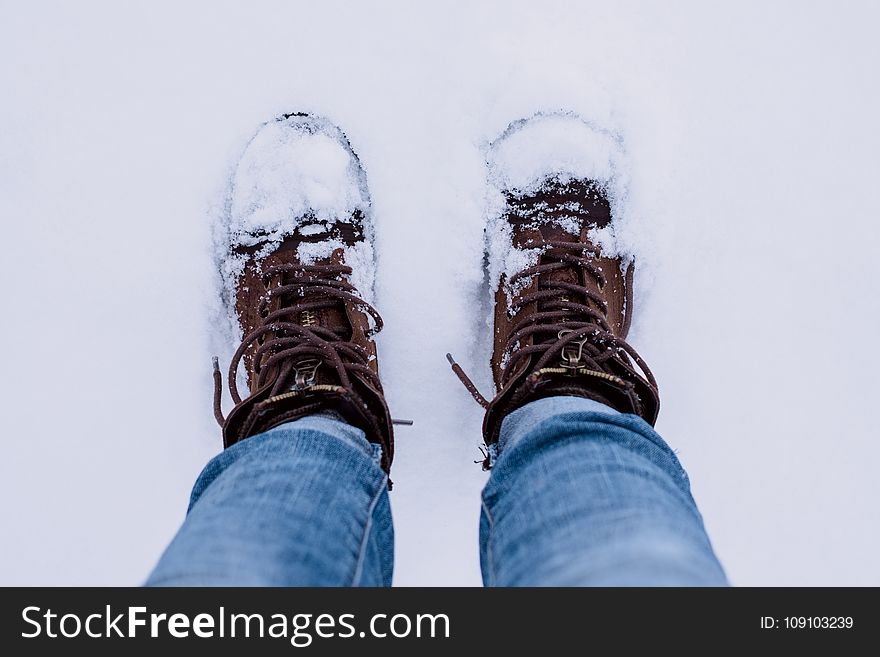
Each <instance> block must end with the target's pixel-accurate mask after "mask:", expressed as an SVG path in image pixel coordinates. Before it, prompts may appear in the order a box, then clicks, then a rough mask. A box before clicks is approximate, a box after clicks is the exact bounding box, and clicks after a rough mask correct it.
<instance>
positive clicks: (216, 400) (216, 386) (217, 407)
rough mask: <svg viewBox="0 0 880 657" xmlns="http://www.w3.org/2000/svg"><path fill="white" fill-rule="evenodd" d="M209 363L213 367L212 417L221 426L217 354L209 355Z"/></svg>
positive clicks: (219, 379) (220, 397)
mask: <svg viewBox="0 0 880 657" xmlns="http://www.w3.org/2000/svg"><path fill="white" fill-rule="evenodd" d="M211 364H212V365H213V367H214V419H215V420H217V424H219V425H220V426H221V427H222V426H223V423H224V422H225V418H224V417H223V409H222V406H223V378H222V375H221V374H220V359H219V358H217V356H213V357H211Z"/></svg>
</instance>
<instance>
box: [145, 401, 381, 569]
mask: <svg viewBox="0 0 880 657" xmlns="http://www.w3.org/2000/svg"><path fill="white" fill-rule="evenodd" d="M380 454H381V448H380V447H379V446H378V445H375V444H372V443H370V442H368V441H367V440H366V439H365V438H364V434H363V432H362V431H361V430H360V429H356V428H354V427H352V426H350V425H348V424H345V423H344V422H340V421H338V420H335V419H333V418H330V417H323V416H314V417H307V418H303V419H300V420H296V421H295V422H289V423H287V424H283V425H281V426H278V427H276V428H274V429H272V430H271V431H267V432H266V433H262V434H259V435H257V436H253V437H251V438H248V439H247V440H243V441H242V442H240V443H237V444H236V445H233V446H232V447H230V448H229V449H227V450H225V451H223V452H222V453H221V454H219V455H218V456H217V457H215V458H214V459H213V460H212V461H211V462H210V463H208V465H207V467H205V469H204V470H203V471H202V473H201V475H200V476H199V478H198V480H197V481H196V484H195V487H194V488H193V492H192V498H191V500H190V505H189V510H188V511H187V516H186V520H185V521H184V523H183V526H182V527H181V528H180V531H178V533H177V535H176V536H175V537H174V540H172V542H171V544H170V545H169V546H168V548H167V549H166V550H165V553H164V554H163V555H162V558H161V559H160V560H159V563H158V565H157V566H156V568H155V570H154V571H153V573H152V574H151V575H150V577H149V579H148V580H147V585H148V586H189V585H229V586H238V585H248V586H390V585H391V573H392V568H393V560H394V533H393V529H392V524H391V508H390V506H389V503H388V477H387V476H386V474H385V472H384V471H383V470H382V469H381V468H380V467H379V457H380Z"/></svg>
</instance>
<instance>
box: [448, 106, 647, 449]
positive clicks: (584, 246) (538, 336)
mask: <svg viewBox="0 0 880 657" xmlns="http://www.w3.org/2000/svg"><path fill="white" fill-rule="evenodd" d="M538 120H542V117H536V118H535V119H532V120H531V121H538ZM553 120H554V121H557V122H558V123H559V125H556V126H551V127H552V128H553V129H552V130H550V129H548V127H547V126H542V127H539V128H537V129H534V130H533V132H535V133H536V134H534V135H532V137H531V138H528V139H527V138H520V142H522V143H519V144H517V146H516V148H514V149H511V150H512V151H513V152H511V153H509V154H507V155H506V157H513V158H518V159H521V158H528V157H533V156H535V155H536V153H535V152H534V151H535V150H536V148H534V147H531V146H530V145H529V142H530V139H531V141H533V142H535V143H540V147H538V148H537V151H538V152H537V156H538V157H540V156H541V152H540V151H541V150H542V149H544V150H546V149H547V147H548V144H551V143H552V142H553V139H554V138H557V137H558V138H560V139H561V140H562V141H561V142H560V143H561V148H564V149H571V148H575V149H576V148H577V144H578V143H580V142H583V146H584V148H585V149H586V152H585V153H576V152H573V153H571V154H569V155H567V156H566V157H565V158H562V159H561V160H560V162H563V163H564V165H563V164H560V169H559V170H557V171H552V170H548V167H547V166H542V165H541V163H536V164H535V166H534V171H535V172H539V174H538V175H539V178H538V179H537V180H535V181H533V182H531V183H527V182H526V181H525V180H520V181H515V180H512V178H515V177H516V175H520V177H522V171H520V172H518V173H517V172H514V175H512V176H507V175H501V176H499V177H498V178H499V182H500V188H499V191H500V192H501V195H502V198H503V202H502V204H501V205H502V207H501V208H500V210H499V212H498V216H497V217H496V218H495V221H493V222H491V223H490V226H489V227H488V228H487V242H488V247H489V251H490V254H489V255H490V265H491V264H492V263H491V259H492V258H493V257H495V258H499V259H501V260H503V262H501V263H500V264H498V266H497V267H496V268H497V269H498V271H499V274H498V277H499V278H498V281H497V290H496V291H495V313H494V350H493V354H492V363H491V364H492V374H493V379H494V381H495V388H496V395H495V397H494V399H492V400H491V401H487V400H486V399H485V398H483V397H482V395H480V393H479V392H478V391H477V389H476V387H475V386H474V385H473V383H472V382H471V381H470V379H468V377H467V376H466V375H465V374H464V372H463V371H462V370H461V367H460V366H458V365H457V364H456V363H455V362H454V360H453V359H452V357H451V356H448V358H449V361H450V363H451V364H452V366H453V370H454V371H455V373H456V374H457V375H458V376H459V378H460V379H461V380H462V382H463V383H464V384H465V386H466V387H467V388H468V390H469V391H470V392H471V394H472V395H473V396H474V398H475V399H476V400H477V401H478V402H480V403H481V404H482V405H483V406H484V407H485V408H486V416H485V420H484V423H483V435H484V439H485V441H486V444H487V445H491V444H492V443H494V442H496V441H497V440H498V432H499V430H500V427H501V421H502V420H503V419H504V417H505V416H507V414H508V413H510V412H512V411H514V410H516V409H517V408H519V407H521V406H522V405H524V404H527V403H528V402H531V401H534V400H537V399H541V398H544V397H551V396H556V395H570V396H576V397H585V398H587V399H593V400H596V401H599V402H601V403H603V404H607V405H608V406H611V407H613V408H615V409H617V410H619V411H622V412H625V413H634V414H636V415H639V416H641V417H642V418H644V419H645V420H646V421H647V422H649V423H650V424H652V425H653V424H654V422H655V421H656V418H657V413H658V410H659V406H660V401H659V396H658V391H657V384H656V381H655V380H654V377H653V375H652V374H651V371H650V370H649V369H648V367H647V365H646V364H645V363H644V361H643V360H642V359H641V358H640V357H639V355H638V354H637V353H636V351H635V350H634V349H633V348H632V347H631V346H630V345H629V344H627V343H626V342H625V340H624V339H625V338H626V335H627V331H628V330H629V325H630V320H631V318H632V310H633V302H632V299H633V294H632V283H633V265H632V263H631V262H629V263H625V262H624V261H623V259H622V258H621V257H619V256H613V255H604V254H603V253H602V251H601V249H600V247H599V246H598V245H597V244H596V243H594V241H593V240H594V235H598V233H597V232H596V231H597V230H598V231H601V230H608V229H610V228H611V227H612V221H613V217H612V207H611V204H610V203H609V200H608V195H607V193H606V190H607V188H608V187H609V185H610V183H609V178H610V175H611V174H612V173H613V172H603V171H602V168H601V167H599V168H598V169H597V173H601V175H602V177H603V178H604V179H603V180H592V179H587V178H583V177H578V175H579V174H582V173H583V172H584V171H592V169H591V168H590V165H589V164H588V163H585V164H584V165H583V166H580V165H578V159H579V158H589V157H590V156H591V150H597V151H600V152H602V153H604V150H603V148H604V147H605V146H607V144H604V142H603V139H604V137H603V135H599V137H602V138H603V139H600V138H599V137H597V138H596V139H597V141H596V143H593V142H592V141H591V139H592V138H593V136H591V135H590V134H587V135H585V136H583V139H581V140H578V139H577V138H576V137H577V136H578V135H577V134H575V135H574V136H571V137H568V136H567V135H566V131H567V130H574V131H575V132H576V133H577V132H578V131H581V130H592V128H590V127H589V126H587V125H586V124H584V123H583V122H582V121H580V120H579V119H576V118H573V117H562V118H560V117H555V118H554V119H553ZM571 122H575V123H571ZM522 129H525V130H526V131H529V130H531V127H530V125H529V122H519V123H518V124H514V126H512V128H511V129H509V130H508V133H505V135H504V136H503V137H502V138H503V139H507V138H509V137H510V134H511V133H513V134H515V133H516V132H517V131H519V130H522ZM554 131H555V132H559V134H558V135H557V134H555V133H554ZM560 131H561V132H560ZM572 144H574V146H573V145H572ZM494 147H495V148H497V147H498V145H497V144H496V145H495V146H494ZM600 147H602V148H600ZM551 160H552V158H551ZM520 164H521V163H520V162H519V161H515V162H514V166H520ZM490 166H491V163H490ZM564 167H570V170H569V169H566V168H564ZM596 177H597V178H598V177H599V175H597V176H596ZM516 185H519V186H516ZM492 231H494V233H493V234H489V233H490V232H492ZM499 240H501V241H502V242H505V241H506V244H503V245H501V246H500V247H499V245H498V242H499ZM499 253H500V254H502V255H500V256H499Z"/></svg>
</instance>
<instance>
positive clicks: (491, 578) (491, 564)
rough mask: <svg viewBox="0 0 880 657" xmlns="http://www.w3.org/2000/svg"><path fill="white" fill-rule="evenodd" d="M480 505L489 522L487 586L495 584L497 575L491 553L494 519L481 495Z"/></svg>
mask: <svg viewBox="0 0 880 657" xmlns="http://www.w3.org/2000/svg"><path fill="white" fill-rule="evenodd" d="M480 505H481V506H482V507H483V512H484V513H485V514H486V521H487V522H488V523H489V531H488V532H487V535H486V564H487V567H488V569H489V586H495V581H496V579H497V577H496V574H495V557H494V556H493V555H492V534H493V533H494V531H495V519H494V518H493V517H492V512H491V511H490V510H489V505H488V504H486V499H485V498H484V497H483V496H482V495H481V496H480Z"/></svg>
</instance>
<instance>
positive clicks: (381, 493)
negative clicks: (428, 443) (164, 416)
mask: <svg viewBox="0 0 880 657" xmlns="http://www.w3.org/2000/svg"><path fill="white" fill-rule="evenodd" d="M379 449H380V448H379V447H378V446H377V445H374V444H371V443H370V442H368V441H367V440H366V439H365V438H364V435H363V433H362V432H361V431H360V430H359V429H355V428H354V427H352V426H349V425H347V424H345V423H343V422H340V421H338V420H335V419H333V418H330V417H322V416H317V417H309V418H304V419H301V420H297V421H295V422H290V423H288V424H284V425H281V426H279V427H276V428H275V429H272V430H271V431H267V432H266V433H263V434H260V435H258V436H253V437H251V438H248V439H247V440H244V441H242V442H240V443H238V444H236V445H234V446H232V447H231V448H229V449H227V450H225V451H224V452H223V453H221V454H220V455H218V456H217V457H216V458H214V459H213V460H212V461H211V462H210V463H209V464H208V465H207V467H206V468H205V469H204V471H203V472H202V473H201V475H200V476H199V478H198V480H197V481H196V485H195V488H194V489H193V492H192V498H191V500H190V505H189V510H188V512H187V516H186V520H185V521H184V523H183V526H182V527H181V528H180V531H179V532H178V533H177V535H176V536H175V538H174V540H173V541H172V542H171V544H170V545H169V546H168V548H167V550H166V551H165V553H164V554H163V555H162V558H161V559H160V560H159V563H158V565H157V566H156V568H155V570H154V571H153V573H152V574H151V575H150V577H149V579H148V580H147V585H160V586H161V585H182V586H185V585H254V586H261V585H272V586H390V584H391V575H392V570H393V560H394V533H393V531H394V530H393V528H392V522H391V508H390V506H389V502H388V485H387V484H388V478H387V476H386V475H385V473H384V472H383V471H382V469H381V468H380V467H379ZM492 457H493V462H494V463H493V468H492V473H491V476H490V478H489V482H488V483H487V484H486V487H485V489H484V490H483V496H482V497H483V500H482V514H481V519H480V561H481V567H482V571H483V581H484V583H485V584H486V585H488V586H589V585H599V586H603V585H608V586H613V585H647V586H654V585H725V584H726V583H727V582H726V579H725V576H724V572H723V571H722V569H721V566H720V565H719V563H718V560H717V559H716V557H715V554H714V553H713V551H712V547H711V545H710V543H709V539H708V537H707V536H706V532H705V529H704V528H703V522H702V519H701V517H700V514H699V512H698V511H697V507H696V505H695V504H694V500H693V498H692V497H691V494H690V487H689V483H688V478H687V475H686V474H685V472H684V470H683V469H682V467H681V465H680V464H679V462H678V459H677V458H676V457H675V454H674V453H673V452H672V450H671V449H670V448H669V447H668V446H667V445H666V443H664V442H663V440H662V439H661V438H660V436H658V435H657V433H655V432H654V430H653V429H652V428H651V427H650V426H649V425H648V424H646V423H645V422H644V421H643V420H641V419H639V418H638V417H636V416H634V415H625V414H623V413H619V412H617V411H615V410H612V409H611V408H609V407H607V406H604V405H602V404H599V403H597V402H593V401H590V400H586V399H580V398H576V397H553V398H548V399H542V400H539V401H536V402H532V403H530V404H527V405H526V406H523V407H522V408H520V409H518V410H517V411H515V412H514V413H511V414H510V415H509V416H508V417H507V418H505V420H504V423H503V425H502V428H501V438H500V440H499V442H498V444H497V446H494V447H493V450H492ZM399 494H405V491H401V492H400V493H399Z"/></svg>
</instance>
